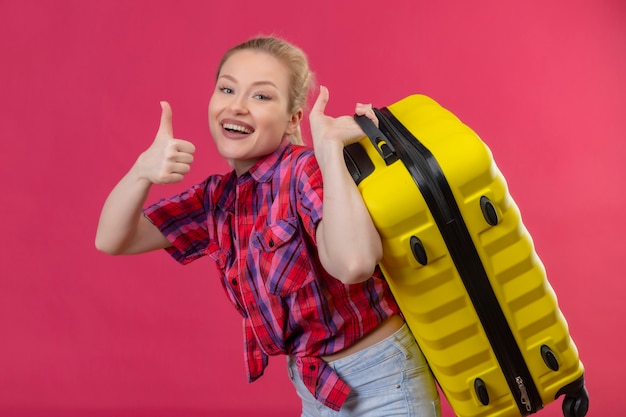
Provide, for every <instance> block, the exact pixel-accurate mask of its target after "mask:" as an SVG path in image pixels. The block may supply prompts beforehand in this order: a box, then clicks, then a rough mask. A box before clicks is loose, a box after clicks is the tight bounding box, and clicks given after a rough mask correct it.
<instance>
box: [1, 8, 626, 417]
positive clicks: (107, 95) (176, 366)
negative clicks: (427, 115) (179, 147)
mask: <svg viewBox="0 0 626 417" xmlns="http://www.w3.org/2000/svg"><path fill="white" fill-rule="evenodd" d="M210 3H214V2H206V1H186V0H180V1H177V2H171V1H162V0H158V1H157V0H150V1H147V0H145V1H128V2H127V1H122V0H119V1H118V0H116V1H78V0H76V1H69V0H63V1H53V0H48V1H43V0H42V1H34V0H25V1H19V2H18V1H2V2H0V18H1V20H2V24H0V39H1V40H0V60H1V61H0V62H1V64H0V115H1V116H0V117H1V120H2V121H1V122H0V138H1V139H0V140H2V150H1V151H0V181H2V193H1V194H0V210H1V211H0V213H1V220H0V221H1V222H2V227H3V236H4V238H3V239H2V241H3V242H2V247H1V251H0V266H1V269H0V415H2V416H26V415H29V416H30V415H59V416H60V415H62V416H69V417H72V416H87V415H88V416H100V415H102V416H111V415H133V416H174V415H176V416H180V415H187V416H194V415H219V416H235V415H255V416H270V415H272V416H281V415H285V416H287V415H289V416H293V415H296V413H297V409H298V402H297V400H296V398H295V394H293V393H292V390H291V387H290V384H289V382H288V379H287V377H286V375H285V372H284V360H283V358H273V360H272V361H271V364H270V367H269V369H268V371H267V375H266V376H265V377H264V378H262V379H261V380H260V381H259V382H257V383H254V384H252V385H248V384H247V383H246V381H245V374H244V367H243V361H242V347H241V335H240V333H241V331H240V321H239V318H238V317H237V314H236V313H235V312H234V310H232V309H231V308H230V307H229V306H228V304H227V302H226V300H225V297H224V296H223V294H222V290H221V288H220V285H219V283H218V282H217V281H216V279H215V278H216V275H215V272H214V267H213V266H212V265H211V264H210V262H209V261H208V260H201V261H198V262H196V264H195V265H190V266H187V267H180V266H178V265H177V264H176V263H175V262H173V261H172V260H170V259H169V258H168V257H167V256H166V255H165V254H164V253H155V254H150V255H145V256H142V257H132V258H112V257H109V256H106V255H103V254H101V253H98V252H97V251H96V250H95V249H94V247H93V238H94V232H95V226H96V222H97V218H98V214H99V210H100V207H101V204H102V202H103V200H104V198H105V197H106V194H107V193H108V191H109V190H110V188H111V187H112V186H113V185H114V183H115V182H116V181H117V179H118V178H119V177H121V175H122V174H123V173H124V172H125V170H126V169H127V168H128V167H129V166H130V164H131V163H132V162H133V161H134V159H135V158H136V156H137V155H138V153H139V152H141V151H142V150H143V149H144V148H145V147H147V146H148V144H149V143H150V142H151V141H152V139H153V136H154V133H155V131H156V128H157V125H158V120H159V114H160V113H159V112H160V110H159V104H158V102H159V100H161V99H167V100H169V101H170V102H171V103H172V106H173V109H174V126H175V133H176V135H177V136H178V137H182V138H186V139H188V140H191V141H193V142H194V143H195V144H196V146H197V148H198V152H197V160H196V162H195V164H194V169H193V171H192V173H191V174H190V175H189V176H188V179H187V180H186V181H185V184H183V185H175V186H167V187H159V188H155V189H154V192H153V199H154V198H157V197H159V196H165V195H169V194H172V193H174V192H177V191H179V190H181V189H182V187H183V186H185V185H189V184H191V183H192V182H197V181H200V180H201V179H202V178H203V177H204V176H205V175H206V174H208V173H212V172H216V171H219V170H223V169H225V164H224V163H223V162H221V161H220V160H219V159H218V157H217V156H216V155H215V149H214V147H213V145H212V143H211V139H210V136H209V133H208V129H207V126H206V106H207V103H208V98H209V95H210V92H211V91H212V88H213V86H212V79H213V74H214V69H215V66H216V64H217V61H218V59H219V58H220V56H221V53H222V52H223V51H224V50H225V49H226V48H227V47H228V46H231V45H232V44H233V43H235V42H238V41H240V40H243V39H244V38H247V37H249V36H251V35H254V34H257V33H269V32H274V33H276V34H279V35H283V36H286V37H287V38H289V39H291V40H292V41H294V42H296V43H298V44H299V45H301V46H302V47H303V48H304V49H305V50H307V51H308V53H309V55H310V58H311V61H312V65H313V68H314V70H315V71H316V73H317V77H318V80H319V82H320V83H323V84H325V85H327V86H329V88H330V91H331V103H330V105H329V112H330V113H333V114H339V113H350V112H351V111H352V109H353V103H354V102H355V101H357V100H358V101H371V102H373V103H374V104H375V105H377V106H383V105H386V104H390V103H392V102H394V101H396V100H398V99H400V98H402V97H403V96H405V95H408V94H411V93H415V92H420V93H425V94H428V95H430V96H432V97H434V98H435V99H437V100H438V101H440V102H441V103H442V104H443V105H445V106H446V107H448V108H450V109H451V110H452V111H453V112H455V113H456V114H457V115H459V116H460V117H461V118H462V119H463V120H464V121H465V122H466V123H468V124H469V125H470V126H472V127H473V128H474V129H475V130H476V131H477V132H478V133H479V134H480V135H481V136H482V137H483V139H484V140H485V141H486V142H487V143H488V144H489V145H490V146H491V148H492V150H493V152H494V155H495V157H496V159H497V161H498V163H499V165H500V168H501V169H502V171H503V172H504V174H505V175H506V177H507V179H508V181H509V185H510V187H511V190H512V193H513V195H514V197H515V198H516V200H517V202H518V204H519V205H520V207H521V209H522V213H523V215H524V220H525V222H526V224H527V226H528V228H529V229H530V231H531V233H532V234H533V236H534V238H535V243H536V245H537V248H538V250H539V253H540V255H541V256H542V258H543V260H544V262H545V264H546V267H547V270H548V273H549V277H550V280H551V282H552V284H553V286H554V287H555V289H556V291H557V294H558V295H559V299H560V302H561V306H562V309H563V311H564V313H565V314H566V316H567V318H568V320H569V324H570V328H571V332H572V335H573V336H574V338H575V340H576V342H577V344H578V346H579V350H580V354H581V357H582V359H583V361H584V363H585V365H586V367H587V383H588V388H589V390H590V395H591V401H592V402H591V407H592V408H591V411H590V413H589V415H590V416H606V415H620V414H623V413H624V412H626V404H625V403H624V401H623V395H622V391H623V387H622V384H621V380H622V377H623V375H624V374H626V361H624V358H623V344H622V343H620V342H621V339H620V336H619V335H620V334H621V331H619V330H618V329H622V330H623V328H624V324H623V323H624V320H623V317H624V315H625V313H626V306H625V303H624V302H623V298H624V295H625V293H626V291H625V285H626V284H625V282H626V280H624V272H623V256H624V249H626V244H625V243H624V237H623V235H624V231H626V227H625V226H624V211H625V210H626V201H625V197H624V192H623V190H624V189H626V169H625V168H624V164H623V160H624V158H625V157H626V149H625V145H624V143H625V140H624V132H626V117H624V116H625V113H624V112H625V109H626V98H625V97H626V82H625V81H624V79H625V78H626V76H625V74H626V24H625V22H626V5H625V3H624V2H623V1H621V0H593V1H583V0H567V1H565V0H554V1H543V0H530V1H524V2H521V1H520V2H503V1H499V0H489V1H482V2H467V1H463V0H456V1H445V2H443V1H440V2H435V1H425V0H417V1H416V0H407V1H403V2H397V3H398V4H399V5H398V6H395V7H393V8H392V7H388V8H384V7H383V6H382V5H383V4H390V3H385V2H378V3H379V5H378V7H375V6H374V5H365V4H363V3H368V2H353V3H354V4H353V5H348V3H350V2H338V1H330V0H323V1H316V2H311V6H305V5H304V4H303V3H301V2H289V1H268V2H245V1H242V0H237V1H231V2H221V3H219V4H216V5H211V6H209V4H210ZM215 3H217V2H215ZM357 4H358V5H357ZM559 404H560V401H559V403H558V404H555V405H552V406H549V407H547V409H546V411H545V412H544V413H543V414H542V415H544V416H559V415H561V413H560V405H559ZM181 410H182V411H181ZM184 410H186V412H184ZM44 411H45V412H44ZM620 412H621V413H620ZM55 413H56V414H55ZM237 413H240V414H237ZM446 415H447V416H450V415H451V413H450V411H449V410H446Z"/></svg>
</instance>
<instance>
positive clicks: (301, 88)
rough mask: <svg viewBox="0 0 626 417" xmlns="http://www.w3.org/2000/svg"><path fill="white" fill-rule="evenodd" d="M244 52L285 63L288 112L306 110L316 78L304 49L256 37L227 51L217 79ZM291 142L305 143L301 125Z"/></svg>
mask: <svg viewBox="0 0 626 417" xmlns="http://www.w3.org/2000/svg"><path fill="white" fill-rule="evenodd" d="M243 50H253V51H260V52H265V53H267V54H269V55H271V56H273V57H274V58H276V59H278V60H279V61H281V62H283V63H284V64H285V65H286V66H287V68H288V70H289V74H290V80H289V101H288V103H287V112H288V113H289V114H290V115H291V114H294V113H295V112H297V111H298V110H299V109H302V110H303V111H304V110H305V109H306V104H307V99H308V96H309V91H310V89H311V88H312V87H313V83H314V76H313V73H312V72H311V70H310V69H309V60H308V59H307V56H306V54H305V53H304V51H303V50H302V49H300V48H299V47H297V46H295V45H293V44H291V43H289V42H287V41H285V40H283V39H280V38H277V37H274V36H258V37H254V38H251V39H249V40H247V41H245V42H242V43H240V44H239V45H236V46H234V47H232V48H231V49H229V50H228V51H226V53H225V54H224V56H222V60H221V61H220V64H219V66H218V67H217V77H219V74H220V71H221V70H222V66H223V65H224V63H225V62H226V61H228V59H229V58H230V57H231V56H232V55H233V54H234V53H236V52H239V51H243ZM289 141H290V142H291V143H294V144H302V143H303V141H302V131H301V130H300V126H299V125H298V128H297V129H296V131H295V132H294V133H293V134H291V135H289Z"/></svg>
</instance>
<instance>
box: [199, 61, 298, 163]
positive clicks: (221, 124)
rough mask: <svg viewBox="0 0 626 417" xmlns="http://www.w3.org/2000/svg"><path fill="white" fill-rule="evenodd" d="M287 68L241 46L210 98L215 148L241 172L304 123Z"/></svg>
mask: <svg viewBox="0 0 626 417" xmlns="http://www.w3.org/2000/svg"><path fill="white" fill-rule="evenodd" d="M289 79H290V77H289V70H288V68H287V66H286V65H284V64H283V63H282V62H281V61H279V60H278V59H276V58H274V57H273V56H272V55H269V54H268V53H265V52H260V51H254V50H241V51H238V52H236V53H234V54H233V55H231V56H230V57H229V58H228V60H227V61H226V62H224V65H223V66H222V68H221V70H220V72H219V74H218V77H217V82H216V85H215V91H214V92H213V95H212V96H211V101H210V102H209V128H210V130H211V134H212V135H213V139H214V140H215V144H216V145H217V150H218V151H219V153H220V155H222V156H223V157H224V158H226V160H228V162H229V163H230V165H231V166H232V167H233V168H234V169H235V171H236V172H237V175H241V174H243V173H244V172H246V171H248V170H249V169H250V168H251V167H252V166H253V165H254V164H255V163H256V162H257V161H259V160H260V159H261V158H263V157H264V156H266V155H268V154H270V153H272V152H274V151H275V150H276V148H278V146H279V145H280V143H281V142H282V141H283V139H284V138H285V136H286V135H290V134H292V133H293V132H294V131H295V130H296V129H297V127H298V125H299V124H300V120H301V119H302V110H301V109H298V111H296V112H295V113H294V114H290V113H289V112H288V110H287V106H288V103H289Z"/></svg>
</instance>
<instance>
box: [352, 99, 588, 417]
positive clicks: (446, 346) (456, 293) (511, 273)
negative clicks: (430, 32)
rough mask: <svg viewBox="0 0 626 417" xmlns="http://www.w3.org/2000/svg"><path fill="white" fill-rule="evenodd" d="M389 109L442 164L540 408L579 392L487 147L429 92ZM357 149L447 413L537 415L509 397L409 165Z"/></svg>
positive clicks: (365, 192) (545, 291)
mask: <svg viewBox="0 0 626 417" xmlns="http://www.w3.org/2000/svg"><path fill="white" fill-rule="evenodd" d="M386 109H387V110H388V111H389V112H390V113H391V114H392V115H393V116H395V118H397V119H398V120H399V121H400V122H401V123H402V125H404V127H406V128H407V129H408V130H409V131H410V132H411V133H412V134H413V135H414V136H415V137H416V138H417V139H418V140H419V141H420V142H421V143H422V144H423V145H424V146H425V147H426V148H427V149H428V150H429V151H430V152H431V153H432V155H433V156H434V157H435V159H436V160H437V162H438V164H439V166H440V167H441V170H442V171H443V174H444V175H445V178H446V180H447V182H448V184H449V186H450V188H451V190H452V193H453V195H454V199H455V200H456V203H457V205H458V208H459V209H460V212H461V213H462V216H463V219H464V222H465V225H466V227H467V229H468V231H469V233H470V235H471V237H472V240H473V244H474V246H475V247H476V250H477V252H478V254H479V256H480V260H481V262H482V264H483V266H484V269H485V272H486V273H487V275H488V278H489V283H490V285H491V287H492V289H493V292H494V293H495V295H496V297H497V300H498V303H499V305H500V308H501V310H502V312H503V313H504V316H505V317H506V321H507V322H508V326H509V327H510V329H511V331H512V333H513V335H514V337H515V341H516V343H517V345H518V346H519V349H520V351H521V353H522V355H523V358H524V360H525V362H526V365H527V366H528V368H529V371H530V373H531V375H532V379H533V382H534V384H535V385H536V387H537V390H538V392H539V394H540V396H541V401H542V403H543V405H547V404H549V403H551V402H552V401H554V400H555V398H556V397H557V396H558V395H559V394H561V393H562V392H560V390H562V389H565V391H567V390H568V389H569V390H570V391H572V390H573V391H577V392H581V390H583V391H584V385H583V386H582V387H581V386H580V385H581V383H582V380H583V365H582V363H581V361H580V360H579V357H578V351H577V349H576V346H575V344H574V342H573V341H572V339H571V337H570V334H569V331H568V326H567V323H566V320H565V318H564V317H563V315H562V313H561V311H560V309H559V307H558V304H557V300H556V296H555V293H554V291H553V289H552V287H551V286H550V284H549V283H548V281H547V279H546V273H545V270H544V266H543V264H542V262H541V261H540V259H539V258H538V256H537V254H536V253H535V250H534V246H533V242H532V239H531V236H530V235H529V233H528V231H527V230H526V228H525V227H524V225H523V223H522V221H521V218H520V212H519V209H518V207H517V205H516V204H515V202H514V201H513V199H512V198H511V196H510V194H509V192H508V189H507V184H506V182H505V179H504V177H503V176H502V174H501V173H500V171H499V169H498V168H497V166H496V164H495V163H494V160H493V158H492V155H491V152H490V150H489V149H488V148H487V146H486V145H485V144H484V143H483V142H482V140H481V139H480V138H479V137H478V136H477V135H476V133H474V132H473V131H472V130H471V129H470V128H469V127H468V126H466V125H465V124H463V123H462V122H461V121H460V120H459V119H458V118H457V117H456V116H454V115H453V114H452V113H450V112H449V111H447V110H445V109H444V108H442V107H441V106H440V105H439V104H437V103H436V102H435V101H433V100H432V99H430V98H428V97H426V96H423V95H413V96H409V97H407V98H405V99H403V100H401V101H399V102H397V103H395V104H392V105H390V106H387V107H386ZM383 110H384V109H383ZM359 144H360V145H361V146H362V147H363V148H364V149H365V151H366V153H367V156H368V157H369V159H370V160H371V162H372V163H373V164H374V170H373V172H371V173H369V174H366V176H365V177H364V178H359V179H358V182H359V185H358V186H359V189H360V191H361V194H362V196H363V199H364V201H365V203H366V205H367V207H368V209H369V212H370V214H371V216H372V218H373V220H374V223H375V225H376V227H377V229H378V231H379V233H380V235H381V238H382V240H383V250H384V254H383V259H382V262H381V265H380V266H381V269H382V270H383V272H384V274H385V276H386V279H387V280H388V282H389V285H390V287H391V289H392V291H393V293H394V295H395V297H396V299H397V301H398V303H399V305H400V308H401V310H402V312H403V314H404V315H405V318H406V321H407V323H408V325H409V327H410V328H411V330H412V332H413V334H414V335H415V338H416V339H417V341H418V343H419V345H420V347H421V349H422V350H423V352H424V354H425V356H426V358H427V360H428V363H429V365H430V367H431V369H432V371H433V373H434V375H435V377H436V379H437V381H438V383H439V385H440V387H441V388H442V391H443V392H444V394H445V396H446V398H447V400H448V401H449V403H450V405H451V406H452V408H453V410H454V411H455V413H456V414H457V415H458V416H461V417H470V416H472V417H479V416H500V417H505V416H519V415H527V414H530V413H531V412H533V413H534V412H536V411H537V410H538V409H540V408H541V407H542V405H541V404H539V405H535V406H533V407H532V408H531V407H530V406H529V407H528V409H524V406H525V404H522V405H520V399H519V398H518V399H517V400H516V398H515V397H514V395H517V396H521V395H522V393H521V391H520V392H519V393H517V392H513V393H512V391H511V389H510V381H509V382H507V381H506V380H505V377H504V375H503V371H502V370H501V366H500V364H499V362H498V359H497V358H496V356H495V355H494V351H493V349H492V346H491V343H490V341H489V339H488V337H487V335H486V333H485V331H484V329H483V326H482V324H481V320H480V318H479V317H478V316H477V313H476V310H475V308H474V302H476V301H472V299H470V297H469V295H468V293H467V291H466V288H465V286H464V283H463V282H462V279H461V278H460V276H459V272H458V270H457V267H456V266H455V263H454V262H453V260H452V259H451V256H450V254H449V250H448V247H447V246H446V243H445V241H444V239H443V238H442V235H441V233H440V229H439V227H438V225H437V224H436V222H435V220H434V218H433V215H432V213H431V211H430V210H429V207H428V206H427V204H426V202H425V200H424V197H423V196H422V193H421V192H420V190H419V189H418V187H417V185H416V181H415V180H414V178H413V177H412V176H411V174H410V173H409V171H408V170H407V168H406V166H405V164H404V163H403V162H402V161H396V162H394V163H391V164H390V165H389V166H387V165H386V163H385V162H384V161H383V159H382V158H381V156H380V155H379V152H378V150H377V147H374V145H373V144H372V141H370V140H369V139H368V138H364V139H363V140H361V141H360V142H359ZM353 146H354V145H353ZM348 149H349V148H348ZM348 153H349V152H348ZM355 158H356V159H358V157H355ZM355 180H357V178H355ZM483 197H486V198H487V199H488V200H489V201H490V202H491V204H492V207H494V208H495V212H496V214H497V219H498V220H497V224H496V225H490V224H489V223H488V222H487V221H486V218H485V215H484V214H483V209H482V208H481V199H482V200H483V201H484V198H483ZM412 237H417V238H418V239H419V240H420V241H421V243H422V245H423V248H424V250H425V253H426V255H427V263H426V265H421V264H420V263H419V262H418V260H417V259H416V257H415V256H414V254H413V251H412V250H411V239H412ZM542 346H547V347H549V348H550V349H551V351H552V352H554V356H555V359H556V360H557V362H558V371H554V370H552V369H550V368H549V367H548V366H547V364H546V362H545V360H544V358H543V356H542V354H541V349H542ZM478 378H479V379H480V380H482V381H483V382H484V386H485V387H486V391H487V393H488V396H489V402H488V404H487V405H484V404H482V403H481V401H480V398H479V396H478V393H477V391H476V389H475V383H476V380H477V379H478ZM526 383H528V382H526ZM564 387H565V388H564ZM568 387H569V388H568ZM572 387H573V388H572ZM581 395H583V396H584V395H586V391H585V392H584V393H582V394H581ZM583 401H585V402H587V401H588V399H587V398H586V397H585V398H584V399H583ZM520 407H521V408H522V409H521V411H520ZM584 407H585V411H584V412H583V413H582V415H584V414H585V413H586V404H585V405H584ZM566 415H567V413H566Z"/></svg>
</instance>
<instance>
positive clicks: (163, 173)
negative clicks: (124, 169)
mask: <svg viewBox="0 0 626 417" xmlns="http://www.w3.org/2000/svg"><path fill="white" fill-rule="evenodd" d="M195 151H196V147H195V146H194V145H193V144H192V143H191V142H187V141H185V140H181V139H176V138H174V129H173V127H172V108H171V107H170V104H169V103H168V102H166V101H162V102H161V123H160V124H159V130H158V131H157V134H156V137H155V138H154V142H152V145H150V147H149V148H148V149H146V150H145V151H144V152H143V153H142V154H141V155H140V156H139V158H138V159H137V168H138V170H139V173H140V177H141V178H144V179H146V180H148V181H150V182H151V183H153V184H172V183H176V182H180V181H182V180H183V178H184V176H185V175H186V174H187V173H188V172H189V170H190V169H191V163H192V162H193V154H194V152H195Z"/></svg>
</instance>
